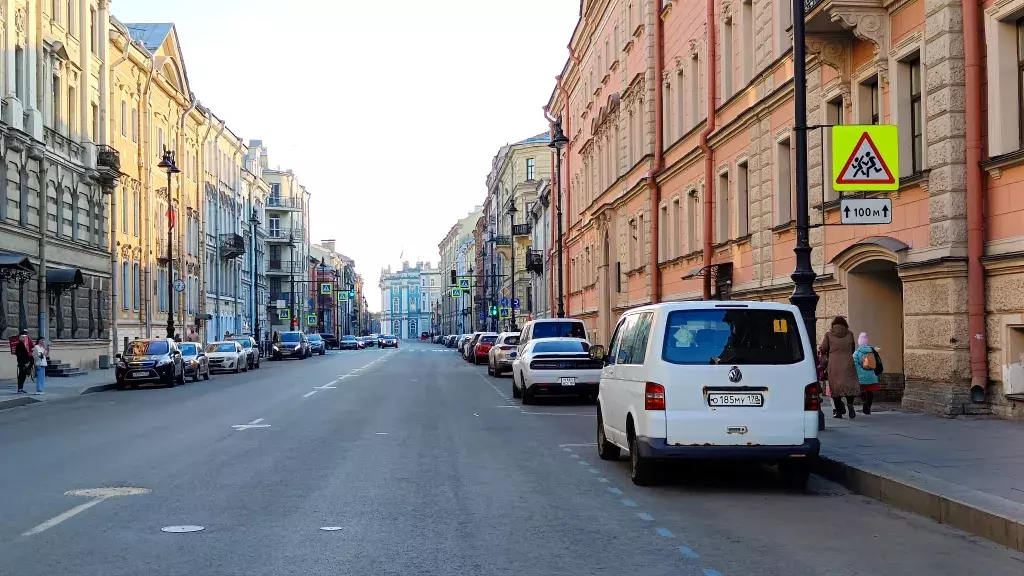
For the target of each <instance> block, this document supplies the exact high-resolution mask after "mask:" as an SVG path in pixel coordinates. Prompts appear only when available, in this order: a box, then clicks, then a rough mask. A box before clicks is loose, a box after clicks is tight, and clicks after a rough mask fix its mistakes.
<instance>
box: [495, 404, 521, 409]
mask: <svg viewBox="0 0 1024 576" xmlns="http://www.w3.org/2000/svg"><path fill="white" fill-rule="evenodd" d="M495 408H519V406H516V405H514V404H502V405H501V406H495Z"/></svg>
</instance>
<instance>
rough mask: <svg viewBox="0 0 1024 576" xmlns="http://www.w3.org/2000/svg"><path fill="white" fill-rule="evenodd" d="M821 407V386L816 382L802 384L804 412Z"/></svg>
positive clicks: (814, 410) (813, 410) (815, 410)
mask: <svg viewBox="0 0 1024 576" xmlns="http://www.w3.org/2000/svg"><path fill="white" fill-rule="evenodd" d="M820 409H821V386H819V385H818V383H817V382H814V383H811V384H808V385H807V386H804V412H817V411H818V410H820Z"/></svg>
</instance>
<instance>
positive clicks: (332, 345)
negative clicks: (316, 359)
mask: <svg viewBox="0 0 1024 576" xmlns="http://www.w3.org/2000/svg"><path fill="white" fill-rule="evenodd" d="M320 337H321V338H323V339H324V346H326V347H327V349H328V350H337V349H338V337H337V336H335V335H334V334H328V333H327V332H321V333H320Z"/></svg>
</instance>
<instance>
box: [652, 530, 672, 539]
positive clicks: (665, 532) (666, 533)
mask: <svg viewBox="0 0 1024 576" xmlns="http://www.w3.org/2000/svg"><path fill="white" fill-rule="evenodd" d="M656 530H657V531H658V534H660V535H662V536H664V537H665V538H671V537H672V531H671V530H669V529H668V528H656Z"/></svg>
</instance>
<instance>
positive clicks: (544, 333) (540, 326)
mask: <svg viewBox="0 0 1024 576" xmlns="http://www.w3.org/2000/svg"><path fill="white" fill-rule="evenodd" d="M531 338H581V339H584V340H586V338H587V329H586V328H585V327H584V326H583V323H582V322H537V323H536V324H534V325H533V335H532V336H531Z"/></svg>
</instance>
